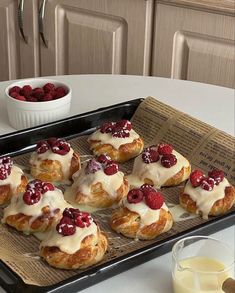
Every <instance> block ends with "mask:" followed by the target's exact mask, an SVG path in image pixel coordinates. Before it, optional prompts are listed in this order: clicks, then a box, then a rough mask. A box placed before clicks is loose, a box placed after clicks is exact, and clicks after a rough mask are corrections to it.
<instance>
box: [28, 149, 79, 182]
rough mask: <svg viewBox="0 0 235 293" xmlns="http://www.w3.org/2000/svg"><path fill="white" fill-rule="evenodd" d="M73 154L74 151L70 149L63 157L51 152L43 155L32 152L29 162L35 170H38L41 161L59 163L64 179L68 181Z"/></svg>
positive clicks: (48, 151)
mask: <svg viewBox="0 0 235 293" xmlns="http://www.w3.org/2000/svg"><path fill="white" fill-rule="evenodd" d="M73 153H74V151H73V149H72V148H70V151H69V152H68V153H67V154H66V155H64V156H62V155H59V154H56V153H53V152H52V151H51V150H47V151H46V152H45V153H43V154H38V153H37V152H33V153H32V155H31V158H30V160H29V162H30V164H31V165H33V166H35V167H36V168H37V169H40V164H41V161H43V160H52V161H59V162H60V164H61V167H62V172H63V175H64V179H68V178H69V175H70V165H71V160H72V157H73Z"/></svg>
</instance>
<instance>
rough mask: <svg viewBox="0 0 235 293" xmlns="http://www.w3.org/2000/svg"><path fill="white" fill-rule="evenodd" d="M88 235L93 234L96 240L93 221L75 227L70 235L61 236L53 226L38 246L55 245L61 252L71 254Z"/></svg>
mask: <svg viewBox="0 0 235 293" xmlns="http://www.w3.org/2000/svg"><path fill="white" fill-rule="evenodd" d="M89 235H95V238H96V241H97V240H98V239H97V238H98V235H97V226H96V224H95V223H94V222H92V223H91V225H90V226H89V227H85V228H79V227H76V232H75V233H74V234H73V235H70V236H63V235H61V234H59V233H58V232H57V231H56V229H55V228H54V229H53V230H52V231H51V233H49V235H48V237H47V238H46V239H45V240H43V241H42V242H41V244H40V248H41V247H44V246H49V247H51V246H56V247H58V248H59V249H60V250H61V251H63V252H66V253H69V254H73V253H75V252H76V251H78V250H79V249H80V247H81V242H82V240H83V239H84V238H85V237H86V236H89Z"/></svg>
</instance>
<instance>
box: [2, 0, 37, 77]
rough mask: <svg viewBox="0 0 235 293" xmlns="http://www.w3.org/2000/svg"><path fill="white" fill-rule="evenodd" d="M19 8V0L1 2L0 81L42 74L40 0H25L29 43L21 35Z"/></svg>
mask: <svg viewBox="0 0 235 293" xmlns="http://www.w3.org/2000/svg"><path fill="white" fill-rule="evenodd" d="M17 11H18V1H15V0H1V1H0V28H1V30H0V80H9V79H17V78H23V77H33V76H37V75H38V74H39V70H38V69H39V68H38V60H39V55H38V52H39V48H38V39H37V35H38V33H37V31H38V28H37V24H38V17H37V14H38V2H37V0H27V1H24V13H23V26H24V32H25V35H26V38H27V44H26V43H25V42H24V40H23V39H22V38H21V37H20V33H19V28H18V18H17V17H18V16H17Z"/></svg>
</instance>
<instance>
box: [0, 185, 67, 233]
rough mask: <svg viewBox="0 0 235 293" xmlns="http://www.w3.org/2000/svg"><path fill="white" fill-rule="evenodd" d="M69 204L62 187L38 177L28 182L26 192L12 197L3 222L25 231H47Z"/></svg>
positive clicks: (5, 210)
mask: <svg viewBox="0 0 235 293" xmlns="http://www.w3.org/2000/svg"><path fill="white" fill-rule="evenodd" d="M68 206H70V205H69V204H68V203H67V202H66V201H65V200H64V197H63V193H62V192H61V190H60V189H58V188H56V187H55V186H54V185H53V184H51V183H49V182H43V181H41V180H38V179H36V180H33V181H30V182H29V183H28V184H27V186H26V191H25V192H24V193H20V194H19V195H18V196H17V197H13V198H12V200H11V203H10V204H9V206H8V207H6V208H5V209H4V215H3V222H4V223H6V224H8V225H9V226H12V227H14V228H15V229H17V230H18V231H23V232H25V233H33V232H45V231H47V230H49V229H50V228H51V227H52V226H53V225H55V223H56V222H57V221H58V220H59V219H60V218H61V216H62V211H63V210H64V209H65V207H68Z"/></svg>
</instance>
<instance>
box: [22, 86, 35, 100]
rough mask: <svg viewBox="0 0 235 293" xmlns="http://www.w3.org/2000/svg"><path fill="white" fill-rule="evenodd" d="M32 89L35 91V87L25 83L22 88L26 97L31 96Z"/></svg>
mask: <svg viewBox="0 0 235 293" xmlns="http://www.w3.org/2000/svg"><path fill="white" fill-rule="evenodd" d="M32 91H33V89H32V87H31V86H30V85H24V86H23V88H22V90H21V92H22V95H23V96H25V97H29V96H30V95H31V94H32Z"/></svg>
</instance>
